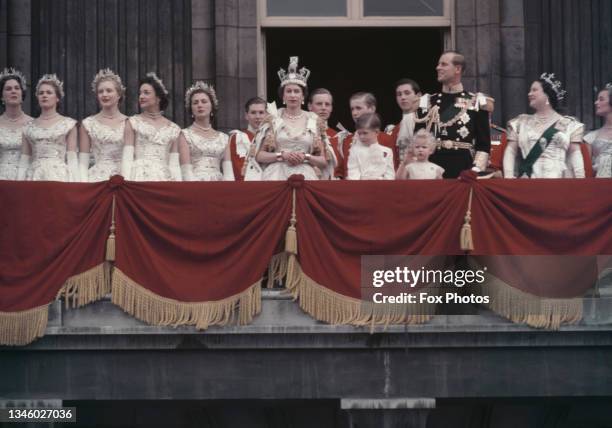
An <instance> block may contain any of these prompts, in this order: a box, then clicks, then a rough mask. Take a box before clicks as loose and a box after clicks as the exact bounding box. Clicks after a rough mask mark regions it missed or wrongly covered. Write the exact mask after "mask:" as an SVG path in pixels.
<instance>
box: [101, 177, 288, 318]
mask: <svg viewBox="0 0 612 428" xmlns="http://www.w3.org/2000/svg"><path fill="white" fill-rule="evenodd" d="M289 210H290V191H289V188H288V186H287V183H286V182H276V183H263V182H245V183H240V184H237V183H233V182H218V183H196V182H188V183H135V182H125V183H124V184H123V185H122V186H121V188H120V190H119V192H118V193H117V212H116V218H117V224H116V228H117V232H116V246H117V248H116V253H117V254H116V262H115V269H114V271H113V279H112V301H113V302H114V303H115V304H117V305H118V306H120V307H121V308H123V309H124V310H125V311H126V312H128V313H130V314H131V315H133V316H135V317H136V318H138V319H141V320H143V321H145V322H147V323H150V324H154V325H173V326H177V325H195V326H196V327H197V328H200V329H203V328H207V327H208V326H209V325H213V324H216V325H225V324H227V323H228V322H232V321H233V320H234V319H236V320H237V321H238V322H239V323H240V324H246V323H248V322H250V321H251V319H252V317H253V316H254V315H255V314H257V313H258V312H259V311H260V308H261V296H260V292H261V288H260V281H261V278H262V273H263V272H264V271H265V270H266V267H267V266H268V263H269V261H270V259H271V258H272V255H273V254H274V250H275V249H276V248H277V245H278V243H279V241H281V240H282V237H283V235H284V233H285V230H286V228H287V221H288V218H289V213H290V211H289ZM236 309H238V315H237V317H236V318H234V315H235V310H236Z"/></svg>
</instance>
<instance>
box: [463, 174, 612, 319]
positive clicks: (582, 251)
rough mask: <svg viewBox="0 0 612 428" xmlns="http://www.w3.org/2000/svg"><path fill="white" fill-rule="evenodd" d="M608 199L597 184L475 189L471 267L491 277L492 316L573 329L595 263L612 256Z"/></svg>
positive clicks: (489, 184)
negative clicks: (486, 271) (485, 270)
mask: <svg viewBox="0 0 612 428" xmlns="http://www.w3.org/2000/svg"><path fill="white" fill-rule="evenodd" d="M611 191H612V180H602V179H584V180H493V181H491V180H489V181H482V182H479V183H477V185H476V186H474V197H473V203H472V219H473V220H472V231H473V236H474V241H475V245H474V246H475V248H474V251H473V252H472V254H474V255H475V257H473V258H472V262H474V263H475V265H476V266H487V267H488V269H489V274H490V276H489V281H487V282H486V284H485V291H486V293H487V294H489V295H491V297H492V299H491V304H490V305H489V306H490V308H491V309H493V310H494V311H495V312H497V313H499V314H501V315H503V316H505V317H507V318H509V319H510V320H512V321H514V322H518V323H527V324H529V325H532V326H535V327H546V328H558V327H559V326H560V325H561V324H562V323H575V322H578V321H579V320H580V319H581V317H582V303H583V302H582V300H581V299H580V298H577V297H581V296H583V295H584V294H585V293H586V292H587V291H588V289H589V288H590V287H591V286H592V285H593V284H594V283H595V282H596V281H597V278H598V272H599V271H600V270H601V265H600V266H598V264H597V258H596V257H594V256H597V255H605V254H610V253H612V193H611ZM507 255H513V257H508V256H507ZM600 260H601V259H600Z"/></svg>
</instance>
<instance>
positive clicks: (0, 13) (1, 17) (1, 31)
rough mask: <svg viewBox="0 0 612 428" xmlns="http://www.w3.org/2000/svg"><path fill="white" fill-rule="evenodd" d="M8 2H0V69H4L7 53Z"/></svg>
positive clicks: (3, 0)
mask: <svg viewBox="0 0 612 428" xmlns="http://www.w3.org/2000/svg"><path fill="white" fill-rule="evenodd" d="M7 15H8V0H0V69H4V67H6V66H7V65H8V63H7V51H8V28H7V27H8V22H7V19H6V18H7Z"/></svg>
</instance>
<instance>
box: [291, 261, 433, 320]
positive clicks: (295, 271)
mask: <svg viewBox="0 0 612 428" xmlns="http://www.w3.org/2000/svg"><path fill="white" fill-rule="evenodd" d="M288 257H289V262H288V265H289V271H288V273H287V283H286V286H287V290H288V292H289V293H291V295H292V296H293V298H294V300H298V301H299V305H300V308H302V310H304V311H305V312H306V313H308V314H309V315H311V316H312V317H314V318H315V319H317V320H319V321H323V322H326V323H328V324H332V325H341V324H349V325H354V326H364V325H370V326H371V329H370V331H371V332H372V331H373V329H374V326H375V325H384V326H385V327H387V326H388V325H389V324H422V323H425V322H427V321H429V320H430V319H431V317H432V316H433V315H434V313H435V310H436V308H435V305H427V304H422V305H419V304H412V305H407V304H397V305H395V304H394V305H391V304H389V305H384V304H376V303H373V302H366V301H363V300H360V299H355V298H352V297H347V296H343V295H342V294H339V293H336V292H335V291H332V290H330V289H328V288H326V287H324V286H322V285H320V284H318V283H317V282H315V281H314V280H312V279H311V278H310V277H308V275H306V274H305V273H304V272H303V271H302V269H301V267H300V265H299V263H298V261H297V259H296V257H295V255H288ZM410 308H412V309H416V310H418V311H419V314H411V313H410V312H409V309H410Z"/></svg>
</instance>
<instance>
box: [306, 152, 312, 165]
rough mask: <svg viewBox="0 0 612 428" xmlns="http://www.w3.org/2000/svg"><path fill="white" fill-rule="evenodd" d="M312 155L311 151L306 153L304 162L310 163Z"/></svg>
mask: <svg viewBox="0 0 612 428" xmlns="http://www.w3.org/2000/svg"><path fill="white" fill-rule="evenodd" d="M311 157H312V155H311V154H310V153H306V154H305V155H304V162H308V163H310V158H311Z"/></svg>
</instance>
